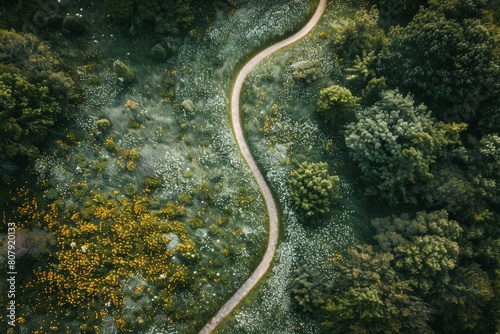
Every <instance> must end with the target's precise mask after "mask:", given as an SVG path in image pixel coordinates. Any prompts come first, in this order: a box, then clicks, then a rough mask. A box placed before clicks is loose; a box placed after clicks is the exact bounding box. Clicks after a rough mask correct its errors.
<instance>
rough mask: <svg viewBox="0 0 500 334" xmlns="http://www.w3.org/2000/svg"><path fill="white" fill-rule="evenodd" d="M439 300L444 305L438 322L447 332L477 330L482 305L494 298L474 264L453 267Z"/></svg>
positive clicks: (487, 279)
mask: <svg viewBox="0 0 500 334" xmlns="http://www.w3.org/2000/svg"><path fill="white" fill-rule="evenodd" d="M452 277H453V279H452V280H451V282H450V283H449V284H448V286H447V288H446V289H445V290H444V293H443V295H442V297H441V299H442V300H443V301H444V302H445V303H446V304H447V307H445V308H444V312H443V317H442V320H441V321H438V323H439V324H440V325H441V326H442V328H443V329H444V330H445V331H447V332H466V331H473V330H477V329H478V326H479V324H480V321H481V318H482V316H483V311H485V308H484V307H485V306H486V305H487V304H488V303H489V301H490V300H491V299H492V298H493V297H494V293H493V288H492V286H491V282H490V279H489V277H488V274H487V273H486V272H484V271H483V270H482V269H481V268H480V266H479V265H478V264H472V265H469V266H464V267H460V268H457V270H455V271H454V273H453V274H452Z"/></svg>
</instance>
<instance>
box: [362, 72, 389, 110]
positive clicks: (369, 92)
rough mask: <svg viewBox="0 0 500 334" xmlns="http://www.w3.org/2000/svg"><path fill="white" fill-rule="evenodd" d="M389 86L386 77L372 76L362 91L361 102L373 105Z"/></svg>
mask: <svg viewBox="0 0 500 334" xmlns="http://www.w3.org/2000/svg"><path fill="white" fill-rule="evenodd" d="M386 87H387V85H386V83H385V78H384V77H381V78H372V79H371V80H370V81H368V84H367V85H366V87H365V88H364V89H363V91H362V92H361V102H362V103H363V104H364V105H372V104H374V103H375V102H377V101H378V100H380V98H381V97H382V93H383V92H384V91H385V88H386Z"/></svg>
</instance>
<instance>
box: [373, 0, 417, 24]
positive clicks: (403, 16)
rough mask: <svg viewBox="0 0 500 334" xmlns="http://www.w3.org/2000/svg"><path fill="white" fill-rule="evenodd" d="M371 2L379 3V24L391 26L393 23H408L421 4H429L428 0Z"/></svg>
mask: <svg viewBox="0 0 500 334" xmlns="http://www.w3.org/2000/svg"><path fill="white" fill-rule="evenodd" d="M370 4H373V5H377V8H378V10H379V12H380V15H379V20H378V23H379V25H380V26H381V27H383V28H389V26H391V25H397V24H399V25H401V26H405V25H406V24H408V22H410V21H411V19H412V18H413V16H414V15H415V14H417V12H418V10H419V8H420V6H424V5H426V4H427V0H370Z"/></svg>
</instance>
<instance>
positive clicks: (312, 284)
mask: <svg viewBox="0 0 500 334" xmlns="http://www.w3.org/2000/svg"><path fill="white" fill-rule="evenodd" d="M293 277H294V278H293V280H292V282H291V283H290V289H291V291H292V298H293V301H294V303H295V306H296V307H297V308H299V309H300V310H302V311H306V312H312V311H314V310H315V309H318V308H319V307H321V306H323V304H325V293H326V289H327V280H326V278H325V276H324V275H322V274H321V273H320V272H319V271H318V270H317V269H315V267H314V266H312V265H303V266H300V267H299V268H298V269H296V270H294V272H293Z"/></svg>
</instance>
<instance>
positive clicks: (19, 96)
mask: <svg viewBox="0 0 500 334" xmlns="http://www.w3.org/2000/svg"><path fill="white" fill-rule="evenodd" d="M0 100H2V101H3V103H2V104H1V105H0V138H1V140H2V145H1V146H0V157H1V158H3V159H10V158H14V157H16V156H18V155H20V156H33V155H36V154H37V152H38V148H37V146H39V145H40V144H41V143H42V141H43V139H44V138H45V137H46V136H47V134H48V131H49V129H50V128H51V127H52V126H53V125H54V120H55V119H56V117H57V115H58V114H59V113H60V112H61V107H60V105H59V103H57V101H56V100H55V99H54V98H53V97H51V96H50V93H49V89H48V87H45V86H35V85H33V84H31V83H29V82H28V81H27V80H26V78H25V77H23V76H22V75H19V74H10V73H4V74H1V75H0Z"/></svg>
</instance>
